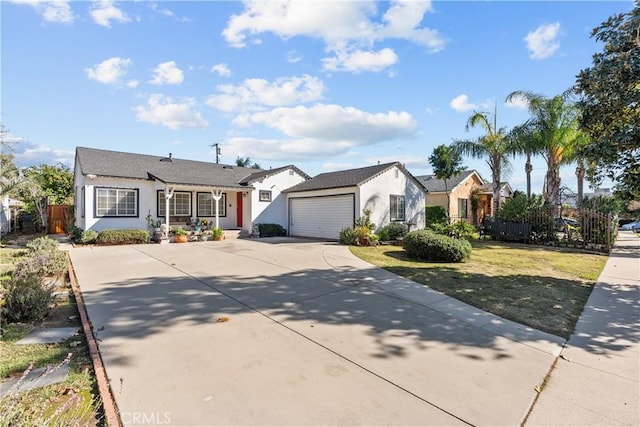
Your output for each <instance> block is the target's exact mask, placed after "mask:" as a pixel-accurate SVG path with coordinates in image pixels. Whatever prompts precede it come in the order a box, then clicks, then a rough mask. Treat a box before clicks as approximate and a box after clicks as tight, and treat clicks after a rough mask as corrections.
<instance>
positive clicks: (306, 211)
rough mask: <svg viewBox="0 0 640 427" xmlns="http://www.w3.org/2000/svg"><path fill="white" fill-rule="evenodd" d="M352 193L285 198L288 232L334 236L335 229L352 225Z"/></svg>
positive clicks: (318, 236)
mask: <svg viewBox="0 0 640 427" xmlns="http://www.w3.org/2000/svg"><path fill="white" fill-rule="evenodd" d="M354 221H355V195H354V194H340V195H333V196H315V197H291V198H289V230H290V235H292V236H301V237H317V238H323V239H332V240H337V239H338V232H339V231H340V230H341V229H343V228H345V227H353V223H354Z"/></svg>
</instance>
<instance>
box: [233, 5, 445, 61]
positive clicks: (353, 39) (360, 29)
mask: <svg viewBox="0 0 640 427" xmlns="http://www.w3.org/2000/svg"><path fill="white" fill-rule="evenodd" d="M385 4H386V3H385ZM430 11H431V2H430V1H421V2H416V1H411V0H393V1H392V2H391V3H390V6H389V7H388V9H387V10H386V11H385V13H384V14H383V15H382V16H381V17H380V16H379V13H378V9H377V3H376V2H373V1H347V2H329V1H315V2H309V1H301V0H293V1H267V2H265V1H263V0H247V1H245V2H244V10H243V11H242V13H240V14H237V15H233V16H231V18H230V19H229V21H228V22H227V26H226V28H225V29H224V30H223V32H222V35H223V37H224V38H225V39H226V41H227V43H228V44H229V45H231V46H233V47H244V46H246V44H247V41H248V40H249V41H251V40H256V38H255V37H256V36H257V35H259V34H262V33H273V34H275V35H277V36H279V37H281V38H283V39H287V38H291V37H296V36H304V37H312V38H316V39H321V40H323V41H324V43H325V45H326V50H327V51H328V52H330V53H333V54H335V58H331V59H334V60H336V59H338V60H339V59H340V56H341V55H342V56H344V57H346V58H351V57H353V58H354V60H355V59H356V58H357V57H359V56H360V57H362V56H366V55H362V54H363V53H365V52H368V53H369V58H368V61H369V62H371V61H372V59H373V58H371V57H370V56H371V54H372V53H373V50H372V47H373V45H374V44H375V43H379V42H382V41H385V40H387V39H402V40H407V41H410V42H412V43H414V44H417V45H420V46H423V47H425V48H426V50H427V51H428V52H438V51H440V50H442V49H443V48H444V45H445V40H444V38H442V37H441V36H440V34H439V33H438V32H437V31H436V30H432V29H429V28H426V27H421V26H420V25H421V22H422V20H423V18H424V15H425V14H426V13H427V12H430ZM387 49H388V48H387ZM389 50H390V49H389ZM389 50H386V49H382V50H380V51H378V52H377V54H378V57H377V58H375V59H376V61H375V62H376V63H378V65H377V66H374V67H373V68H371V69H372V70H373V71H379V70H380V69H379V67H380V64H379V62H380V61H381V60H383V63H387V62H389V61H392V62H393V63H395V62H396V61H397V56H395V53H393V55H394V56H395V58H394V59H392V58H391V55H390V52H389ZM383 51H384V58H380V52H383ZM391 52H393V51H391ZM294 58H295V56H294ZM361 59H362V58H361ZM341 62H342V61H338V62H337V63H336V64H335V65H332V63H331V60H330V61H329V65H328V66H329V67H330V68H331V67H333V68H335V69H336V70H344V71H349V67H346V66H344V67H341V66H338V65H337V64H340V63H341ZM325 66H326V65H325ZM383 68H384V67H383ZM355 70H356V71H358V72H359V71H366V70H368V69H367V68H366V67H355Z"/></svg>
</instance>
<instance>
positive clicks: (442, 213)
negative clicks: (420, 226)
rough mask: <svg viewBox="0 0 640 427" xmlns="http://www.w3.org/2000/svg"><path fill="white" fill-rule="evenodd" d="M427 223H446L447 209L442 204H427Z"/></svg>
mask: <svg viewBox="0 0 640 427" xmlns="http://www.w3.org/2000/svg"><path fill="white" fill-rule="evenodd" d="M425 214H426V221H427V225H431V224H447V223H448V222H449V221H448V216H447V210H446V209H445V208H443V207H442V206H427V207H426V208H425Z"/></svg>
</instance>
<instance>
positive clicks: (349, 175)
mask: <svg viewBox="0 0 640 427" xmlns="http://www.w3.org/2000/svg"><path fill="white" fill-rule="evenodd" d="M393 166H398V167H399V168H400V169H401V170H403V171H405V172H406V173H407V174H408V175H409V176H410V177H412V178H413V175H411V174H410V173H409V172H408V171H407V170H406V169H405V168H404V167H403V166H402V165H401V164H400V163H398V162H393V163H385V164H382V165H375V166H367V167H364V168H358V169H348V170H343V171H337V172H327V173H321V174H320V175H317V176H314V177H313V178H311V179H310V180H308V181H305V182H301V183H300V184H297V185H294V186H293V187H291V188H287V189H286V190H284V191H283V193H292V192H296V191H313V190H326V189H330V188H344V187H355V186H357V185H360V184H363V183H364V182H366V181H368V180H370V179H371V178H373V177H375V176H377V175H379V174H381V173H382V172H384V171H386V170H387V169H389V168H391V167H393ZM416 183H417V184H418V185H421V184H420V182H418V181H417V180H416Z"/></svg>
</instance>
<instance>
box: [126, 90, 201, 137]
mask: <svg viewBox="0 0 640 427" xmlns="http://www.w3.org/2000/svg"><path fill="white" fill-rule="evenodd" d="M195 105H196V102H195V100H194V99H193V98H187V99H184V100H183V101H182V102H174V101H173V99H172V98H170V97H166V96H164V95H161V94H153V95H150V96H149V98H148V99H147V105H146V106H144V105H140V106H138V107H135V108H134V111H135V112H136V117H137V118H138V120H139V121H141V122H147V123H154V124H159V125H162V126H166V127H168V128H169V129H174V130H177V129H180V128H185V127H188V128H196V127H201V128H204V127H207V126H208V125H209V124H208V123H207V122H206V121H205V120H204V119H203V118H202V115H201V114H200V113H198V112H196V111H194V110H193V107H195Z"/></svg>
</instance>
